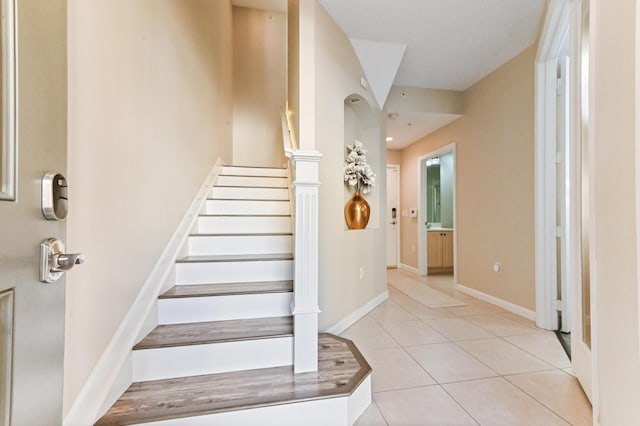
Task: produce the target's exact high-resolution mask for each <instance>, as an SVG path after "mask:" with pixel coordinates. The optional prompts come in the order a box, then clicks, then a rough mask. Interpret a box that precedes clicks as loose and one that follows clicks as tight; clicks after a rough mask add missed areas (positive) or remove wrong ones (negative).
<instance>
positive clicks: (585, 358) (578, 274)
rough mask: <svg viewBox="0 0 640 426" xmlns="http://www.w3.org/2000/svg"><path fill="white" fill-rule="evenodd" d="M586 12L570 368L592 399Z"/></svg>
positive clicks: (574, 174)
mask: <svg viewBox="0 0 640 426" xmlns="http://www.w3.org/2000/svg"><path fill="white" fill-rule="evenodd" d="M582 7H583V8H584V9H583V10H579V9H580V8H578V10H574V13H575V14H576V16H574V18H573V23H574V24H575V25H576V26H581V27H582V28H580V30H577V29H576V34H581V37H577V36H574V38H576V39H577V40H574V42H573V43H574V46H573V48H572V52H580V54H579V55H578V54H575V53H574V54H572V56H573V57H574V61H573V62H574V66H573V70H572V86H571V87H572V104H571V105H572V108H571V121H572V126H571V129H572V132H573V135H572V137H571V147H570V149H571V169H572V170H571V181H570V182H571V185H572V187H573V190H572V191H571V195H570V197H571V213H570V214H571V228H570V235H571V237H570V244H571V256H572V258H571V261H570V265H571V268H570V276H571V279H570V281H571V283H572V305H573V306H572V307H573V315H572V329H571V364H572V367H573V370H574V372H575V375H576V377H577V378H578V380H579V381H580V384H581V385H582V388H583V389H584V391H585V394H586V395H587V397H589V399H590V400H591V401H592V402H594V403H595V404H597V401H593V399H592V397H593V394H592V380H593V374H592V371H593V368H592V353H591V337H592V335H591V279H590V278H591V262H590V256H591V254H590V252H591V250H590V227H591V220H590V210H591V205H590V194H591V193H592V191H593V182H591V164H590V163H591V161H590V156H591V152H590V141H589V131H588V130H589V119H588V117H589V108H590V97H589V85H588V84H581V82H588V81H589V51H588V43H582V42H581V40H580V38H583V39H584V40H589V10H588V2H582Z"/></svg>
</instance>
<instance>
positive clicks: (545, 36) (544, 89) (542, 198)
mask: <svg viewBox="0 0 640 426" xmlns="http://www.w3.org/2000/svg"><path fill="white" fill-rule="evenodd" d="M570 17H571V3H570V2H569V0H552V1H551V2H550V4H549V9H548V12H547V16H546V18H545V23H544V28H543V30H542V35H541V37H540V44H539V47H538V54H537V57H536V65H535V73H536V94H535V96H536V98H535V105H536V109H535V114H536V118H535V283H536V324H537V326H538V327H540V328H545V329H548V330H555V329H557V328H558V315H557V312H556V310H555V309H554V307H553V303H552V302H553V301H555V300H557V298H558V295H557V272H556V271H557V241H556V238H557V237H556V232H557V231H556V137H557V136H556V114H557V99H556V93H557V80H558V57H559V55H560V49H561V48H562V44H563V42H564V41H565V39H566V37H567V36H568V32H569V27H570Z"/></svg>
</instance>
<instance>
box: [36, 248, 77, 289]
mask: <svg viewBox="0 0 640 426" xmlns="http://www.w3.org/2000/svg"><path fill="white" fill-rule="evenodd" d="M64 251H65V247H64V243H63V242H62V241H60V240H59V239H57V238H48V239H46V240H44V241H43V242H42V243H40V281H42V282H43V283H52V282H54V281H58V280H59V279H60V277H61V276H62V274H63V273H65V271H68V270H69V269H71V268H73V267H74V266H75V265H80V264H82V263H84V261H85V257H84V255H82V254H80V253H72V254H67V253H65V252H64Z"/></svg>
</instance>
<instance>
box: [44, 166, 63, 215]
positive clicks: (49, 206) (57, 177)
mask: <svg viewBox="0 0 640 426" xmlns="http://www.w3.org/2000/svg"><path fill="white" fill-rule="evenodd" d="M68 211H69V198H68V196H67V179H66V178H65V177H64V176H63V175H61V174H60V173H56V172H47V173H45V174H44V176H43V177H42V214H43V215H44V217H45V218H46V219H47V220H62V219H64V218H65V217H67V212H68Z"/></svg>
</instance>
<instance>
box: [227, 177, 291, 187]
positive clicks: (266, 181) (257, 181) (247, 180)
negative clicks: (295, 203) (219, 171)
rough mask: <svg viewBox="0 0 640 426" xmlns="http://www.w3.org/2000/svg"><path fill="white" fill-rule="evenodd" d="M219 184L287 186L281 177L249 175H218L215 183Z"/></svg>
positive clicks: (285, 180)
mask: <svg viewBox="0 0 640 426" xmlns="http://www.w3.org/2000/svg"><path fill="white" fill-rule="evenodd" d="M215 184H216V185H219V186H251V187H266V188H287V187H288V186H289V185H288V182H287V179H286V178H282V177H251V176H218V180H217V181H216V183H215Z"/></svg>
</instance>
